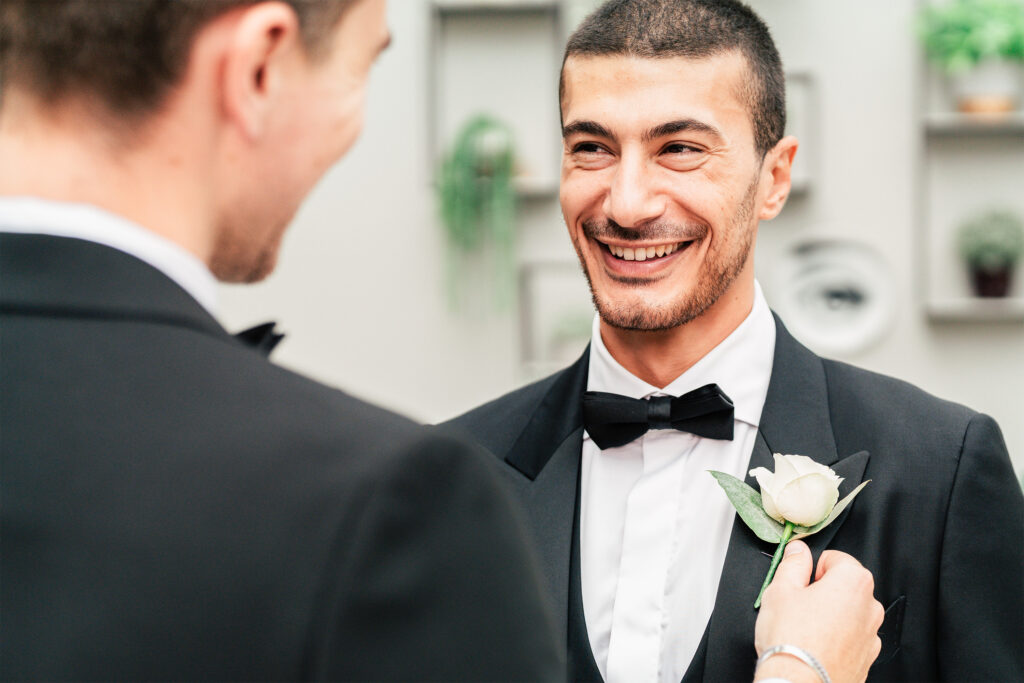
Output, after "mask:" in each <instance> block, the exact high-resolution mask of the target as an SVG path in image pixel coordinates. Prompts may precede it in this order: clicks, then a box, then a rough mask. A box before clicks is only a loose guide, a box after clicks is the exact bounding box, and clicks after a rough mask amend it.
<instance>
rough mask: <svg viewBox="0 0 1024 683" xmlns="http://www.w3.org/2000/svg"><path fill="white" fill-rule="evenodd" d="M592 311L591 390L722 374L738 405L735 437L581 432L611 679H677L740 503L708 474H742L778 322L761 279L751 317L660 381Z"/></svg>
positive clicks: (584, 565) (588, 541) (594, 585)
mask: <svg viewBox="0 0 1024 683" xmlns="http://www.w3.org/2000/svg"><path fill="white" fill-rule="evenodd" d="M599 323H600V321H599V319H598V318H596V317H595V319H594V329H593V338H592V340H591V347H590V371H589V373H590V374H589V378H588V381H587V389H588V390H590V391H607V392H612V393H616V394H622V395H624V396H630V397H632V398H649V397H651V396H679V395H681V394H684V393H686V392H688V391H692V390H693V389H697V388H699V387H701V386H703V385H705V384H710V383H715V384H718V386H719V387H721V388H722V390H723V391H724V392H725V393H726V394H727V395H728V396H729V397H730V398H731V399H732V401H733V403H734V404H735V413H734V416H735V428H734V436H733V440H732V441H723V440H718V439H707V438H702V437H698V436H694V435H692V434H688V433H685V432H680V431H677V430H651V431H649V432H648V433H647V434H646V435H644V436H643V437H641V438H639V439H637V440H635V441H632V442H630V443H628V444H626V445H624V446H619V447H617V448H608V449H606V450H603V451H602V450H601V449H599V448H598V447H597V445H595V444H594V443H593V442H592V441H591V440H590V437H589V435H588V434H587V433H586V432H584V434H583V462H582V468H583V469H582V484H581V501H580V555H581V570H580V571H581V585H582V592H583V611H584V617H585V620H586V624H587V632H588V634H589V636H590V645H591V648H592V649H593V652H594V657H595V659H596V661H597V667H598V669H599V670H600V672H601V675H602V676H604V679H605V680H606V681H607V682H608V683H619V682H625V681H629V682H630V683H633V682H641V681H643V682H649V683H654V682H660V683H678V682H679V681H680V680H681V679H682V677H683V674H684V673H686V669H687V667H688V666H689V664H690V660H691V659H693V655H694V653H695V652H696V650H697V646H698V645H699V644H700V640H701V637H702V636H703V634H704V629H705V627H706V626H707V622H708V619H709V618H710V616H711V611H712V609H713V608H714V604H715V594H716V592H717V590H718V581H719V577H720V575H721V572H722V567H723V565H724V563H725V553H726V549H727V547H728V544H729V534H730V532H731V530H732V525H733V519H734V516H735V514H734V509H733V507H732V505H731V504H730V503H729V499H728V498H726V496H725V493H724V492H723V491H722V489H721V487H720V486H719V485H718V483H717V482H716V481H715V479H714V478H713V477H712V476H711V475H710V474H708V470H719V471H722V472H727V473H729V474H732V475H733V476H735V477H737V478H739V479H743V478H745V476H746V470H747V467H748V464H749V462H750V455H751V453H752V452H753V449H754V440H755V438H756V436H757V426H758V422H759V421H760V419H761V410H762V408H763V407H764V400H765V396H766V394H767V393H768V381H769V379H770V377H771V372H772V359H773V356H774V352H775V320H774V319H773V318H772V315H771V311H770V310H769V309H768V304H767V302H766V301H765V299H764V295H763V294H762V293H761V287H760V285H758V284H756V283H755V293H754V305H753V308H752V310H751V312H750V314H749V315H748V316H747V318H746V319H745V320H744V321H743V322H742V323H741V324H740V326H739V327H737V328H736V329H735V330H734V331H733V332H732V334H730V335H729V336H728V337H727V338H726V339H725V340H724V341H722V343H721V344H719V345H718V346H716V347H715V348H714V349H713V350H712V351H711V352H710V353H708V354H707V355H706V356H704V358H702V359H701V360H700V361H699V362H697V364H696V365H694V366H693V367H691V368H690V369H689V370H687V371H686V372H684V373H683V374H682V375H681V376H679V377H678V378H677V379H676V380H675V381H673V382H672V383H671V384H669V385H668V386H667V387H665V388H664V389H658V388H657V387H655V386H652V385H650V384H648V383H646V382H644V381H643V380H641V379H639V378H637V377H636V376H634V375H632V374H630V373H629V372H628V371H627V370H626V369H625V368H623V367H622V366H621V365H619V363H618V362H616V360H615V359H614V358H612V356H611V354H609V353H608V350H607V348H605V345H604V343H603V341H602V340H601V333H600V324H599Z"/></svg>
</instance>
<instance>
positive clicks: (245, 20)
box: [219, 2, 305, 140]
mask: <svg viewBox="0 0 1024 683" xmlns="http://www.w3.org/2000/svg"><path fill="white" fill-rule="evenodd" d="M300 54H301V56H302V57H303V58H304V57H305V52H304V49H303V48H302V42H301V35H300V30H299V19H298V16H296V14H295V11H294V10H293V9H292V8H291V7H289V6H288V5H287V4H285V3H283V2H261V3H259V4H256V5H253V6H251V7H246V8H244V9H242V10H239V14H238V16H237V17H235V18H234V24H233V25H232V26H231V27H230V29H229V35H228V40H227V42H226V45H225V49H224V53H223V57H224V61H223V66H222V69H221V74H220V83H219V85H220V97H221V110H222V112H223V115H224V117H225V118H226V119H227V121H228V122H229V123H231V124H233V125H234V126H235V127H236V128H237V129H238V130H239V131H240V132H241V133H242V135H243V136H245V137H246V138H248V139H250V140H254V139H257V138H259V137H260V136H261V135H262V133H263V131H264V130H265V129H266V127H267V121H268V119H269V118H270V117H271V115H272V114H273V109H274V105H275V104H276V103H277V101H278V99H279V98H280V97H281V96H282V95H283V92H284V88H283V85H284V82H285V81H286V78H287V77H288V75H289V71H290V69H291V68H292V67H293V66H294V60H295V58H296V57H297V56H299V55H300Z"/></svg>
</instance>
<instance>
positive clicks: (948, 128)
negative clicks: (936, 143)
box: [924, 111, 1024, 138]
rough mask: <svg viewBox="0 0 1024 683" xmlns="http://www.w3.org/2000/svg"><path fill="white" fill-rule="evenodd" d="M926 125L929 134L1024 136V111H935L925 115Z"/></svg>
mask: <svg viewBox="0 0 1024 683" xmlns="http://www.w3.org/2000/svg"><path fill="white" fill-rule="evenodd" d="M924 126H925V130H926V131H927V132H928V134H929V135H940V136H941V135H950V136H959V135H999V136H1002V135H1005V136H1009V137H1014V136H1020V137H1022V138H1024V112H1013V113H1010V114H1005V115H993V116H983V115H978V114H961V113H959V112H951V111H933V112H928V113H927V114H926V115H925V117H924Z"/></svg>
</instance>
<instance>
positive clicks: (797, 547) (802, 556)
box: [772, 541, 812, 588]
mask: <svg viewBox="0 0 1024 683" xmlns="http://www.w3.org/2000/svg"><path fill="white" fill-rule="evenodd" d="M811 564H812V562H811V551H810V550H809V549H808V548H807V544H806V543H804V542H803V541H790V542H789V543H788V544H787V545H786V554H785V555H783V557H782V562H780V563H779V567H778V569H776V570H775V578H774V579H773V580H772V585H775V584H776V583H778V584H779V585H780V586H783V585H784V586H792V587H794V588H803V587H804V586H806V585H807V584H808V583H810V580H811Z"/></svg>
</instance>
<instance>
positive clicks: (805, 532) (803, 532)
mask: <svg viewBox="0 0 1024 683" xmlns="http://www.w3.org/2000/svg"><path fill="white" fill-rule="evenodd" d="M726 476H728V475H726ZM870 481H871V480H870V479H866V480H864V481H862V482H861V483H860V486H858V487H857V488H855V489H854V490H853V491H851V492H850V495H848V496H846V497H845V498H843V499H842V500H841V501H839V502H838V503H836V506H835V507H834V508H832V512H830V513H829V515H828V517H826V518H825V519H823V520H821V521H820V522H818V523H817V524H815V525H814V526H812V527H806V526H795V527H793V532H794V533H793V538H792V539H791V540H794V541H796V540H799V539H801V538H806V537H807V536H810V535H811V534H816V533H818V532H819V531H821V530H822V529H824V528H825V527H827V526H828V525H829V524H831V523H832V522H834V521H835V520H836V517H838V516H839V515H840V514H841V513H842V512H843V510H845V509H846V506H847V505H849V504H850V503H852V502H853V498H854V496H856V495H857V494H858V493H860V490H861V489H862V488H864V487H865V486H867V485H868V482H870ZM769 519H770V518H769ZM772 521H775V520H772Z"/></svg>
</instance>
